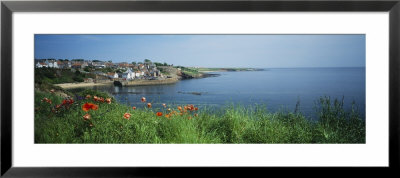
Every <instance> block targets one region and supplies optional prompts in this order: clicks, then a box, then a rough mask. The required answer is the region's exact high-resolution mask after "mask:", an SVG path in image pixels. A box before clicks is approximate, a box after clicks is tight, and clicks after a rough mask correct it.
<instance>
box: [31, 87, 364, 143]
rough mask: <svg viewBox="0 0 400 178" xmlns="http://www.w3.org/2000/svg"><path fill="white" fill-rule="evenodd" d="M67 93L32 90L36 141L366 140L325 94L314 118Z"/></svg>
mask: <svg viewBox="0 0 400 178" xmlns="http://www.w3.org/2000/svg"><path fill="white" fill-rule="evenodd" d="M94 96H96V97H94ZM71 97H73V100H70V99H68V98H61V97H60V96H58V95H55V94H54V93H52V92H42V91H35V143H365V122H364V121H363V119H361V118H360V117H359V115H358V114H357V112H355V111H354V110H353V111H348V112H346V111H344V109H343V104H342V103H341V102H340V101H338V100H334V101H331V100H330V99H329V98H327V97H325V98H321V99H320V100H319V104H318V105H317V108H318V109H317V112H318V113H317V114H318V116H319V117H320V119H319V121H317V122H312V121H309V120H307V119H306V118H305V117H304V116H303V115H301V114H300V113H282V112H277V113H271V112H268V111H267V110H266V109H265V108H263V107H260V106H254V107H253V108H246V107H243V106H233V105H232V106H226V108H224V109H222V110H220V111H219V112H210V111H207V110H204V109H203V108H197V107H196V106H191V105H186V106H181V108H170V106H169V104H168V103H166V107H165V108H162V109H160V108H159V109H155V108H149V107H147V102H143V104H142V105H140V106H135V107H136V108H135V109H133V108H132V107H133V106H127V105H123V104H119V103H117V102H116V101H115V100H114V99H113V98H112V97H110V96H109V95H108V94H106V93H101V92H98V91H93V90H85V91H83V92H80V93H77V94H76V95H75V96H71ZM94 98H97V99H94ZM107 98H109V100H107ZM149 100H150V99H149ZM107 101H109V103H108V102H107ZM86 103H87V104H86ZM169 109H170V110H169ZM128 116H129V117H128Z"/></svg>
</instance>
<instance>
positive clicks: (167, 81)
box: [54, 78, 179, 89]
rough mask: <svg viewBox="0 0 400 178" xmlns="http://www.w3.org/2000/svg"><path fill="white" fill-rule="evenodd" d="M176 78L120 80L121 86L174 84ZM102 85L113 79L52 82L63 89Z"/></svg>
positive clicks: (109, 82)
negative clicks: (104, 80)
mask: <svg viewBox="0 0 400 178" xmlns="http://www.w3.org/2000/svg"><path fill="white" fill-rule="evenodd" d="M178 81H179V80H178V79H177V78H168V79H164V80H132V81H123V82H121V84H122V86H143V85H165V84H174V83H176V82H178ZM104 85H114V81H107V82H102V83H94V82H88V83H60V84H54V86H58V87H61V88H63V89H71V88H84V87H92V86H104Z"/></svg>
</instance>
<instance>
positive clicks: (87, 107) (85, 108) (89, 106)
mask: <svg viewBox="0 0 400 178" xmlns="http://www.w3.org/2000/svg"><path fill="white" fill-rule="evenodd" d="M98 108H99V106H97V105H95V104H93V103H85V104H84V105H82V110H83V111H85V112H88V111H89V110H91V109H93V110H97V109H98Z"/></svg>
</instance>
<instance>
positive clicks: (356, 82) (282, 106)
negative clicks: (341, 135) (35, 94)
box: [93, 68, 365, 117]
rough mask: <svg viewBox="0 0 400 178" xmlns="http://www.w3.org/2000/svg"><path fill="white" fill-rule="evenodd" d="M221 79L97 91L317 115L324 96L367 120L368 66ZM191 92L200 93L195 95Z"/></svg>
mask: <svg viewBox="0 0 400 178" xmlns="http://www.w3.org/2000/svg"><path fill="white" fill-rule="evenodd" d="M216 73H218V74H220V76H218V77H209V78H202V79H191V80H182V81H180V82H178V83H176V84H171V85H159V86H136V87H114V86H101V87H99V86H98V87H93V89H97V90H102V91H107V92H109V93H111V94H112V95H113V96H114V97H115V98H116V99H117V100H118V101H120V102H122V103H126V104H129V105H131V106H137V107H144V104H143V103H141V102H140V98H141V97H143V96H144V97H146V99H147V100H148V102H151V103H152V104H153V107H155V108H156V109H157V108H161V104H162V103H166V104H167V105H170V106H171V107H172V106H174V107H175V106H176V105H182V104H194V105H196V106H198V107H199V109H200V110H201V109H204V108H212V109H215V108H221V107H224V106H227V105H229V104H232V103H236V104H241V105H245V106H254V105H255V104H264V105H265V106H266V107H267V109H268V110H269V111H282V110H283V111H294V109H295V106H296V103H297V101H300V111H301V112H302V113H303V114H305V115H307V116H309V117H315V102H316V101H317V100H318V99H319V97H322V96H330V97H331V98H338V99H342V97H344V100H345V107H346V108H348V109H350V107H351V103H352V102H353V101H355V103H356V104H357V106H358V108H359V111H360V113H361V115H362V116H365V68H291V69H266V70H265V71H249V72H216ZM192 92H196V94H197V95H196V94H193V93H192Z"/></svg>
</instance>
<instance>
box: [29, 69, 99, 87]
mask: <svg viewBox="0 0 400 178" xmlns="http://www.w3.org/2000/svg"><path fill="white" fill-rule="evenodd" d="M84 78H95V76H94V75H93V74H85V73H81V72H79V71H75V72H72V71H71V70H70V69H55V68H47V67H43V68H35V83H37V84H59V83H73V82H83V81H84Z"/></svg>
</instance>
